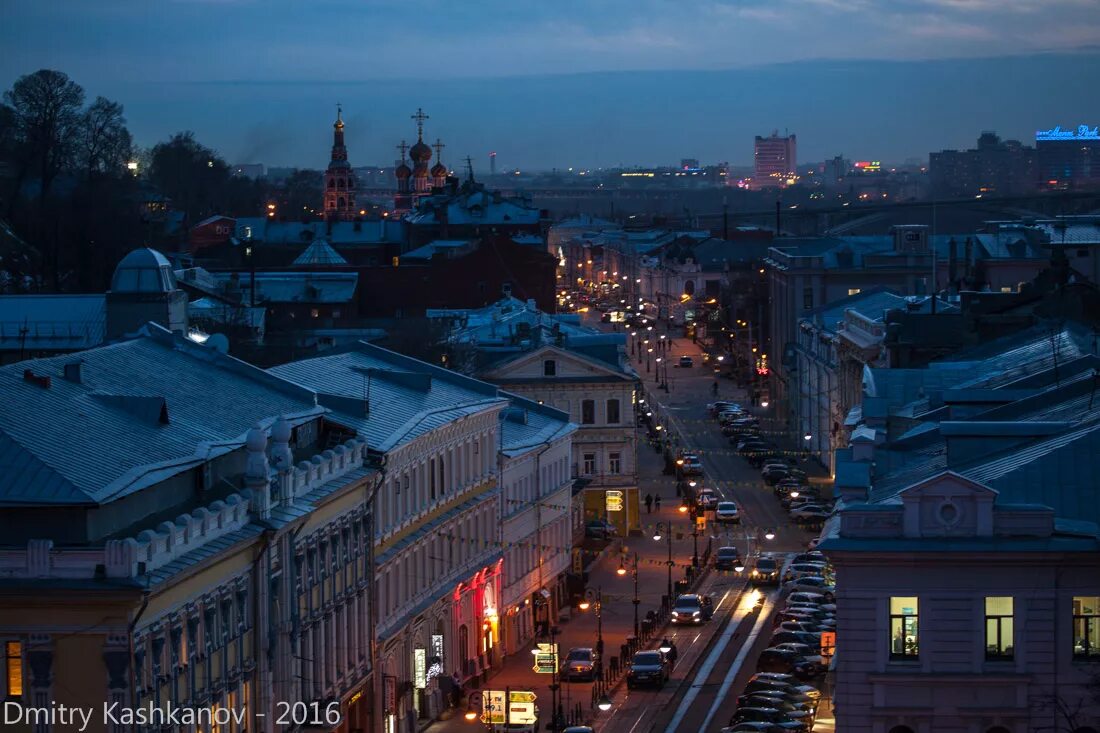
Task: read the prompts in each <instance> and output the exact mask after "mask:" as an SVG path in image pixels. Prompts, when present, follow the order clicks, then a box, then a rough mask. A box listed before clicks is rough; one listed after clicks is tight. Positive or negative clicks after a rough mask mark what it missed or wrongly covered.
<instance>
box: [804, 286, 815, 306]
mask: <svg viewBox="0 0 1100 733" xmlns="http://www.w3.org/2000/svg"><path fill="white" fill-rule="evenodd" d="M802 307H803V309H805V310H810V309H811V308H813V307H814V289H813V288H802Z"/></svg>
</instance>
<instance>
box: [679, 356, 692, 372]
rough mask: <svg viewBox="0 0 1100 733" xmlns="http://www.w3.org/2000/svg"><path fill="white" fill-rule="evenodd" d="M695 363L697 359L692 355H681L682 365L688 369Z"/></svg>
mask: <svg viewBox="0 0 1100 733" xmlns="http://www.w3.org/2000/svg"><path fill="white" fill-rule="evenodd" d="M694 365H695V361H694V360H693V359H692V358H691V357H690V356H681V357H680V366H681V367H683V368H684V369H687V368H689V367H692V366H694Z"/></svg>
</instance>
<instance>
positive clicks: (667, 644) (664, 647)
mask: <svg viewBox="0 0 1100 733" xmlns="http://www.w3.org/2000/svg"><path fill="white" fill-rule="evenodd" d="M657 649H658V650H659V651H660V652H661V654H668V653H669V652H670V651H672V642H671V641H669V640H668V637H667V636H666V637H665V638H664V639H662V640H661V646H659V647H657Z"/></svg>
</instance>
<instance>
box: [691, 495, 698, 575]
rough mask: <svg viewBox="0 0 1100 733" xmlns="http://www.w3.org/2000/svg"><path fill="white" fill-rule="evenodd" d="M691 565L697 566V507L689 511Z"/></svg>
mask: <svg viewBox="0 0 1100 733" xmlns="http://www.w3.org/2000/svg"><path fill="white" fill-rule="evenodd" d="M691 567H693V568H697V567H699V507H698V506H696V507H694V508H693V509H692V511H691Z"/></svg>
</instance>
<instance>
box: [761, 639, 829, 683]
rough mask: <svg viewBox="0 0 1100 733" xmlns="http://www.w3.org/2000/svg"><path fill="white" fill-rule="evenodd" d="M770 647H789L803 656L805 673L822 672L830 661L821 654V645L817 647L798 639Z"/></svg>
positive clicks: (788, 648)
mask: <svg viewBox="0 0 1100 733" xmlns="http://www.w3.org/2000/svg"><path fill="white" fill-rule="evenodd" d="M769 648H770V649H787V650H789V651H792V652H794V653H796V654H799V655H801V656H802V660H803V661H802V668H803V670H804V673H807V674H811V675H815V674H821V673H823V672H824V671H825V669H826V668H827V667H828V663H827V662H826V661H825V657H823V656H821V647H820V645H819V646H818V647H817V648H816V649H815V648H814V647H812V646H810V645H809V644H803V643H802V642H798V641H788V642H783V643H781V644H777V645H775V646H773V647H769Z"/></svg>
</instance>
